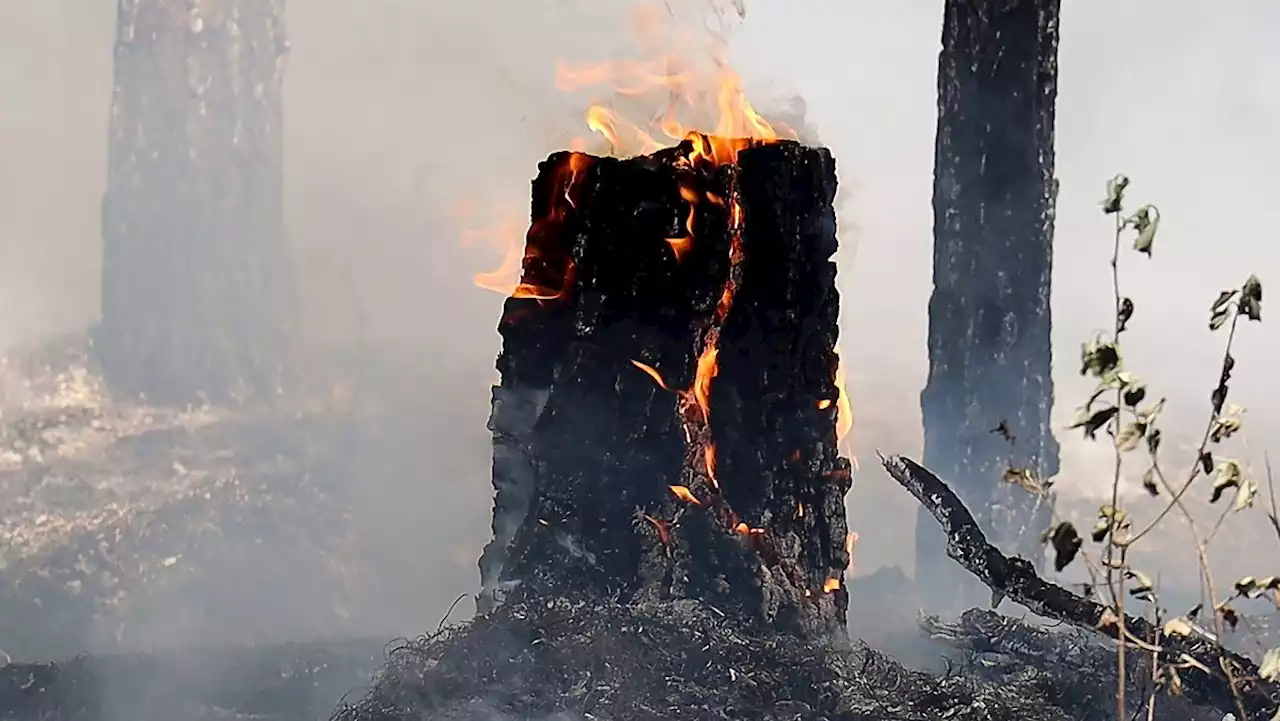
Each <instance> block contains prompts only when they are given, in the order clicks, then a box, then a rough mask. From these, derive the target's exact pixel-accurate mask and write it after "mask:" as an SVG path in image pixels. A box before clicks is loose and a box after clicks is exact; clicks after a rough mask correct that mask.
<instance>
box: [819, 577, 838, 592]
mask: <svg viewBox="0 0 1280 721" xmlns="http://www.w3.org/2000/svg"><path fill="white" fill-rule="evenodd" d="M838 590H840V579H838V578H828V579H827V581H826V583H824V584H822V592H823V593H831V592H832V591H838Z"/></svg>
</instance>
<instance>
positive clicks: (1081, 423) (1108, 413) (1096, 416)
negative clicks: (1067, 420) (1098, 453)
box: [1071, 406, 1120, 440]
mask: <svg viewBox="0 0 1280 721" xmlns="http://www.w3.org/2000/svg"><path fill="white" fill-rule="evenodd" d="M1080 410H1081V411H1082V412H1081V414H1080V417H1079V418H1078V419H1077V420H1076V422H1075V423H1073V424H1072V425H1071V428H1083V429H1084V437H1085V438H1088V439H1090V440H1096V439H1097V437H1098V435H1097V434H1098V431H1099V430H1100V429H1101V428H1102V427H1103V426H1105V425H1107V423H1108V422H1109V421H1110V420H1111V419H1112V418H1115V416H1116V414H1117V413H1119V412H1120V409H1119V408H1116V407H1115V406H1106V407H1104V408H1101V409H1099V410H1096V411H1093V412H1089V409H1088V408H1082V409H1080Z"/></svg>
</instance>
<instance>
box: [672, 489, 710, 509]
mask: <svg viewBox="0 0 1280 721" xmlns="http://www.w3.org/2000/svg"><path fill="white" fill-rule="evenodd" d="M669 488H670V489H671V493H673V494H674V495H675V497H676V498H679V499H680V500H682V501H684V502H685V503H692V504H693V505H695V506H701V505H702V501H699V500H698V499H697V497H696V496H694V495H693V491H691V490H689V489H688V488H686V487H685V486H669Z"/></svg>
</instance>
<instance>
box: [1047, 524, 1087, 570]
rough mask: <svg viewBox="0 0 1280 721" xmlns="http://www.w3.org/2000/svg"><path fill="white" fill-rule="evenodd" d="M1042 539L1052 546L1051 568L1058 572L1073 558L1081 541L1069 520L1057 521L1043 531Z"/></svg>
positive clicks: (1078, 550)
mask: <svg viewBox="0 0 1280 721" xmlns="http://www.w3.org/2000/svg"><path fill="white" fill-rule="evenodd" d="M1043 539H1044V541H1045V542H1047V543H1049V545H1051V546H1052V547H1053V569H1054V570H1055V571H1057V572H1059V573H1061V572H1062V569H1064V568H1066V567H1067V566H1069V565H1070V564H1071V562H1072V561H1073V560H1075V557H1076V554H1077V553H1079V552H1080V546H1081V544H1082V543H1083V541H1082V540H1081V539H1080V534H1079V533H1078V532H1077V531H1076V527H1075V526H1074V525H1072V523H1071V522H1070V521H1059V522H1058V523H1055V524H1053V526H1052V527H1051V528H1050V529H1049V530H1048V531H1045V534H1044V537H1043Z"/></svg>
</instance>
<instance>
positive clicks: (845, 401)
mask: <svg viewBox="0 0 1280 721" xmlns="http://www.w3.org/2000/svg"><path fill="white" fill-rule="evenodd" d="M835 353H836V357H837V358H838V359H839V363H838V364H837V365H836V388H838V389H839V391H840V397H839V398H838V399H837V400H836V445H837V446H839V445H840V444H841V443H843V442H844V439H845V438H846V437H848V435H849V432H850V431H852V430H853V404H852V403H851V402H850V401H849V391H848V379H847V377H846V375H845V369H844V357H843V356H841V355H840V349H838V348H837V349H836V351H835Z"/></svg>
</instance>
